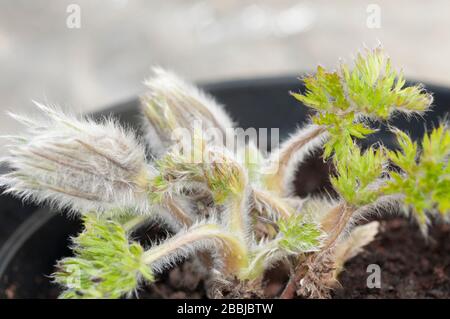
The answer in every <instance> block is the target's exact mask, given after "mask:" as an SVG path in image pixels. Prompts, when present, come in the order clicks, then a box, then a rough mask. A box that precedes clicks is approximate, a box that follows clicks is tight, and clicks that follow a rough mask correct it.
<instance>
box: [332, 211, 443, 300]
mask: <svg viewBox="0 0 450 319" xmlns="http://www.w3.org/2000/svg"><path fill="white" fill-rule="evenodd" d="M370 264H378V265H379V266H380V268H381V288H380V289H378V288H373V289H369V288H367V285H366V280H367V276H368V275H369V273H367V272H366V270H367V266H368V265H370ZM345 268H346V269H345V271H344V272H343V273H342V275H341V276H340V283H341V285H342V287H343V288H342V289H338V290H336V291H335V294H334V297H335V298H450V225H448V224H441V225H436V226H434V227H432V228H431V229H430V233H429V237H428V240H427V241H426V240H425V239H424V237H423V236H422V234H421V233H420V231H419V229H418V227H417V226H415V225H413V224H411V223H410V222H408V221H407V220H405V219H400V218H396V219H392V220H389V221H383V222H382V226H381V233H380V234H379V235H378V237H377V239H376V240H375V241H373V242H372V243H371V244H369V245H368V246H367V247H366V249H365V251H364V252H363V253H361V254H360V255H358V256H357V257H355V258H354V259H352V260H350V261H349V262H348V263H347V265H346V267H345Z"/></svg>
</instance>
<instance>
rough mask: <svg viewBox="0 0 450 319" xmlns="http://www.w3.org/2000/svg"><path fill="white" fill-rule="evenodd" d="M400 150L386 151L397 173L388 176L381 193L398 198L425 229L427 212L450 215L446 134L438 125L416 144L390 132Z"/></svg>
mask: <svg viewBox="0 0 450 319" xmlns="http://www.w3.org/2000/svg"><path fill="white" fill-rule="evenodd" d="M394 132H395V134H396V137H397V141H398V145H399V147H400V150H398V151H389V152H388V156H389V159H390V160H391V161H392V162H393V163H394V164H395V165H397V166H398V167H399V168H400V170H401V171H399V172H395V171H394V172H391V173H390V176H391V179H390V180H389V181H388V182H387V185H386V186H385V188H384V192H386V193H388V194H402V195H403V196H404V203H405V205H407V206H408V207H409V208H411V209H412V211H413V212H414V216H416V217H417V220H418V221H419V223H420V224H421V225H422V226H423V227H425V226H426V223H427V221H428V218H427V214H426V213H427V212H433V211H438V212H440V214H441V215H442V216H443V217H444V218H448V216H449V212H450V166H449V165H448V160H449V157H450V131H449V130H448V127H447V126H446V125H441V126H439V127H437V128H435V129H433V130H432V131H431V133H430V134H426V135H425V136H424V137H423V139H422V143H421V144H422V149H421V150H420V151H419V150H418V148H419V147H418V145H417V142H414V141H412V140H411V138H410V137H409V136H408V135H407V134H405V133H404V132H402V131H400V130H395V131H394Z"/></svg>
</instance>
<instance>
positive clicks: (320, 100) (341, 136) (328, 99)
mask: <svg viewBox="0 0 450 319" xmlns="http://www.w3.org/2000/svg"><path fill="white" fill-rule="evenodd" d="M303 81H304V83H305V87H306V93H305V94H300V93H291V94H292V95H293V96H294V97H295V98H296V99H297V100H299V101H300V102H302V103H303V104H305V105H306V106H308V107H310V108H313V109H314V110H316V111H317V114H316V115H314V116H313V118H312V121H313V122H314V123H315V124H318V125H324V126H327V127H328V130H329V133H330V136H331V138H330V140H329V141H328V142H327V143H326V145H325V153H324V156H325V157H329V156H330V155H331V154H332V152H333V151H334V152H339V151H341V150H342V149H343V148H345V147H346V144H347V143H348V142H349V141H350V139H351V138H352V137H355V138H364V137H366V136H367V135H368V134H371V133H373V132H374V130H373V129H371V128H370V127H368V126H367V125H365V124H363V123H355V122H359V121H361V120H362V119H363V118H371V119H375V120H387V119H388V118H389V117H390V116H391V115H392V113H394V112H406V113H411V112H424V111H426V110H427V109H428V107H429V106H430V104H431V101H432V97H431V95H429V94H427V93H426V92H424V91H423V89H422V87H421V86H419V85H414V86H410V87H405V80H404V78H403V76H402V74H401V73H399V72H396V71H395V70H393V69H392V66H391V61H390V59H389V58H388V57H386V55H385V54H384V52H383V51H382V50H381V49H375V50H373V51H367V53H366V55H362V54H358V56H357V58H356V60H355V63H354V67H353V69H350V68H349V67H348V65H346V64H341V66H340V69H339V70H337V71H333V72H328V71H326V70H325V69H324V68H323V67H320V66H319V67H318V68H317V72H316V74H314V75H311V76H307V77H306V78H304V80H303Z"/></svg>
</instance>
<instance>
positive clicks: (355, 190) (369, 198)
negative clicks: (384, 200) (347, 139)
mask: <svg viewBox="0 0 450 319" xmlns="http://www.w3.org/2000/svg"><path fill="white" fill-rule="evenodd" d="M334 163H335V166H336V170H337V176H335V177H332V178H331V183H332V185H333V187H334V188H335V189H336V191H337V192H339V194H340V195H341V196H342V197H343V198H344V199H345V200H346V202H347V203H349V204H351V205H355V206H363V205H366V204H369V203H371V202H373V201H374V200H375V199H376V198H377V197H378V191H377V190H376V189H373V187H371V186H372V184H373V183H374V182H375V181H376V180H377V179H378V178H380V177H381V174H382V172H383V167H384V163H385V156H384V153H383V151H382V150H374V149H373V148H372V147H370V148H369V149H368V150H367V151H365V152H364V153H363V154H361V150H360V149H359V148H358V146H357V145H356V144H354V143H350V144H349V145H348V149H347V150H346V152H342V153H340V154H339V156H337V157H335V161H334Z"/></svg>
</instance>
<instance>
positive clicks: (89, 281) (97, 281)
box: [53, 214, 154, 298]
mask: <svg viewBox="0 0 450 319" xmlns="http://www.w3.org/2000/svg"><path fill="white" fill-rule="evenodd" d="M83 221H84V227H85V229H84V230H83V232H82V233H80V234H79V235H78V237H75V238H74V239H73V243H74V248H73V251H74V253H75V257H68V258H64V259H62V260H60V261H59V262H58V265H57V272H56V273H55V274H54V275H53V276H54V280H55V282H57V283H58V284H61V285H63V286H64V287H65V288H66V290H65V291H64V292H63V293H62V294H61V296H60V298H119V297H121V296H123V295H124V294H128V293H131V292H132V291H134V290H135V289H136V287H137V285H138V281H139V280H140V278H145V279H146V280H148V281H153V280H154V278H153V274H152V272H151V269H150V268H149V267H148V266H147V265H145V264H144V263H143V262H142V255H143V253H144V250H143V248H142V247H141V245H139V244H138V243H136V242H131V243H130V242H129V241H128V238H127V235H126V232H125V230H124V229H123V227H122V226H121V225H120V224H119V223H118V222H115V221H112V220H108V219H100V218H97V217H96V216H93V215H90V214H87V215H85V216H84V217H83Z"/></svg>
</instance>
